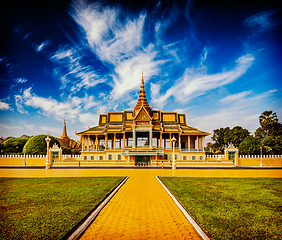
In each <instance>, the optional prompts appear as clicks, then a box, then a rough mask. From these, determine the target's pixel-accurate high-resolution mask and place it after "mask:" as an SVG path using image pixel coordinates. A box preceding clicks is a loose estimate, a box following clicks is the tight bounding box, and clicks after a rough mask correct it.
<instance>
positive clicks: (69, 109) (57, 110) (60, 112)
mask: <svg viewBox="0 0 282 240" xmlns="http://www.w3.org/2000/svg"><path fill="white" fill-rule="evenodd" d="M15 99H16V105H17V109H18V111H19V112H20V113H23V114H24V113H25V114H28V111H27V110H25V108H26V107H32V108H35V109H39V111H38V112H39V113H40V114H42V115H44V116H47V117H51V116H52V117H54V118H56V119H57V120H59V121H62V119H64V118H65V117H67V119H69V120H72V121H76V120H80V121H81V122H82V123H86V122H89V121H91V123H92V124H91V125H94V122H95V124H96V115H95V114H90V115H89V114H88V113H85V112H88V111H89V110H91V109H93V108H96V107H97V106H99V105H100V103H99V102H98V101H95V100H94V97H93V96H88V95H85V97H84V98H78V97H70V98H69V99H67V100H66V101H65V102H58V101H57V100H55V99H52V98H51V97H49V98H43V97H39V96H37V95H36V94H34V93H33V92H32V89H31V88H28V89H26V90H24V92H23V94H22V95H16V96H15Z"/></svg>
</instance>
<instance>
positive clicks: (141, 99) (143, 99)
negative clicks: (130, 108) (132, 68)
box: [134, 69, 151, 113]
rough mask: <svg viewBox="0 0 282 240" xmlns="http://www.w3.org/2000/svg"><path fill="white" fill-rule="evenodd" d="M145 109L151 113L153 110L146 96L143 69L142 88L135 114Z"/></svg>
mask: <svg viewBox="0 0 282 240" xmlns="http://www.w3.org/2000/svg"><path fill="white" fill-rule="evenodd" d="M142 106H143V107H144V108H145V109H146V110H147V111H148V112H150V110H151V108H150V106H149V104H148V102H147V98H146V94H145V87H144V79H143V69H142V79H141V87H140V95H139V98H138V101H137V104H136V106H135V108H134V112H135V113H137V111H138V110H139V109H140V108H141V107H142Z"/></svg>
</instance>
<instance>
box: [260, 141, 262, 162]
mask: <svg viewBox="0 0 282 240" xmlns="http://www.w3.org/2000/svg"><path fill="white" fill-rule="evenodd" d="M260 166H261V167H262V146H260Z"/></svg>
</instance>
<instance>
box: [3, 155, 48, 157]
mask: <svg viewBox="0 0 282 240" xmlns="http://www.w3.org/2000/svg"><path fill="white" fill-rule="evenodd" d="M0 158H47V155H0Z"/></svg>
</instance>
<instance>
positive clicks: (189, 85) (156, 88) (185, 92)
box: [151, 54, 255, 106]
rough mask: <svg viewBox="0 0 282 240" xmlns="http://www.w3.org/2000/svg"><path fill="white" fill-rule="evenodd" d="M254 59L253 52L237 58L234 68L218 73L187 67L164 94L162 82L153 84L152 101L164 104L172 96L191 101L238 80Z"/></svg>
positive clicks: (158, 104)
mask: <svg viewBox="0 0 282 240" xmlns="http://www.w3.org/2000/svg"><path fill="white" fill-rule="evenodd" d="M254 60H255V59H254V57H253V56H252V55H251V54H247V55H244V56H242V57H240V58H239V59H237V61H236V63H237V64H236V66H235V67H234V68H233V69H231V70H229V71H223V72H221V73H216V74H208V73H207V72H206V68H205V67H204V68H203V67H202V66H199V67H198V68H196V69H195V68H192V69H191V68H187V69H186V70H185V73H184V75H183V76H182V77H181V78H180V79H178V80H177V81H176V82H175V84H174V85H173V86H172V87H170V88H169V89H168V90H167V91H166V92H165V93H164V94H160V89H161V86H160V84H152V85H151V89H152V90H151V93H152V102H153V104H154V105H156V106H163V105H164V104H165V102H166V101H167V100H168V99H169V98H170V97H171V96H174V97H175V99H177V100H178V101H182V100H183V97H185V100H186V101H189V100H190V99H192V98H196V97H198V96H200V95H203V94H206V93H207V92H208V91H210V90H213V89H216V88H219V87H221V86H224V85H227V84H229V83H231V82H234V81H236V80H237V79H238V78H239V77H241V76H242V75H243V74H244V73H245V72H246V71H247V70H248V68H249V67H250V66H251V65H252V64H253V61H254ZM201 65H202V64H201Z"/></svg>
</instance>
